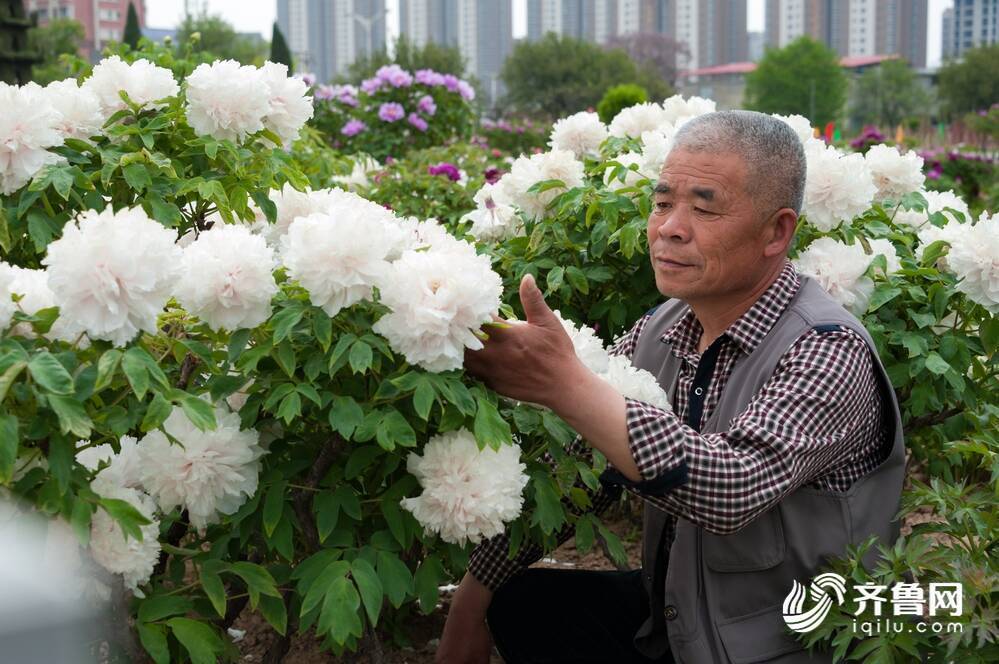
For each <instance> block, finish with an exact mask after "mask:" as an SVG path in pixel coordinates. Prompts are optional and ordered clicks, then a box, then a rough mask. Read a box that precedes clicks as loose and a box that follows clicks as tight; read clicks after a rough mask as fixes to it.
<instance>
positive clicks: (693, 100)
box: [662, 95, 716, 128]
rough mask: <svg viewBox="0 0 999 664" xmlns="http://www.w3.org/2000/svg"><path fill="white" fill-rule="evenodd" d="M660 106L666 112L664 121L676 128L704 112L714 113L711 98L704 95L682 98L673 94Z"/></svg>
mask: <svg viewBox="0 0 999 664" xmlns="http://www.w3.org/2000/svg"><path fill="white" fill-rule="evenodd" d="M662 108H663V112H664V113H665V114H666V121H667V122H669V123H671V124H672V125H673V126H675V127H677V128H679V126H680V125H682V124H683V123H684V122H686V121H687V120H690V119H692V118H696V117H697V116H699V115H704V114H706V113H714V112H715V110H716V106H715V102H714V100H713V99H705V98H704V97H688V98H686V99H684V98H683V95H673V96H672V97H670V98H668V99H666V100H665V101H664V102H663V106H662Z"/></svg>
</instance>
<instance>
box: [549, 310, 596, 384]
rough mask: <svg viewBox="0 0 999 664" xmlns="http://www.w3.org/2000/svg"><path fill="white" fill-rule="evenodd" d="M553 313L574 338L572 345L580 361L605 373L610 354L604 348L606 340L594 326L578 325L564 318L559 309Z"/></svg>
mask: <svg viewBox="0 0 999 664" xmlns="http://www.w3.org/2000/svg"><path fill="white" fill-rule="evenodd" d="M553 313H554V314H555V317H556V318H558V319H559V322H560V323H562V328H563V329H564V330H565V333H566V334H568V335H569V338H570V339H572V347H573V349H574V350H575V351H576V357H578V358H579V361H580V362H582V363H583V365H584V366H585V367H586V368H587V369H589V370H590V371H592V372H593V373H597V374H602V373H605V372H606V371H607V366H608V363H609V362H610V359H609V358H610V356H609V355H608V354H607V351H606V350H605V349H604V342H603V341H602V340H601V339H600V337H598V336H597V333H596V332H595V331H594V330H593V328H592V327H589V326H588V325H576V324H575V323H573V322H572V321H571V320H568V319H565V318H563V317H562V313H561V312H560V311H558V310H556V311H554V312H553Z"/></svg>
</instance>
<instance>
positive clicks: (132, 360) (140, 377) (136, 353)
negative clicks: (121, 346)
mask: <svg viewBox="0 0 999 664" xmlns="http://www.w3.org/2000/svg"><path fill="white" fill-rule="evenodd" d="M121 370H122V371H124V372H125V377H126V378H128V384H129V385H131V386H132V391H133V392H135V396H136V397H138V398H139V399H142V398H143V397H144V396H145V395H146V390H148V389H149V371H148V370H147V369H146V363H145V361H144V360H143V358H142V350H141V349H140V348H139V347H138V346H132V347H131V348H129V349H128V350H127V351H125V355H124V356H123V357H122V358H121Z"/></svg>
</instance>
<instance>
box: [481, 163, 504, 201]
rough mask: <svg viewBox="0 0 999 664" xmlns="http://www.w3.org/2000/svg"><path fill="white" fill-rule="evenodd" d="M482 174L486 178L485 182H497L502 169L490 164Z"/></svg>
mask: <svg viewBox="0 0 999 664" xmlns="http://www.w3.org/2000/svg"><path fill="white" fill-rule="evenodd" d="M482 176H483V177H484V178H485V179H486V182H487V183H488V184H496V183H497V182H499V181H500V178H501V177H503V171H501V170H500V169H498V168H496V167H495V166H490V167H489V168H487V169H486V171H485V173H483V174H482ZM490 200H491V199H490Z"/></svg>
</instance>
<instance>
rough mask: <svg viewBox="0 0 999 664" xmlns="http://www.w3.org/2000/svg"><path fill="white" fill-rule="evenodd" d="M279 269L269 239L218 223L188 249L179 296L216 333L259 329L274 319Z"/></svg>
mask: <svg viewBox="0 0 999 664" xmlns="http://www.w3.org/2000/svg"><path fill="white" fill-rule="evenodd" d="M276 267H277V261H276V260H275V257H274V250H273V249H271V248H270V247H269V246H267V242H266V241H265V240H264V238H263V237H261V236H259V235H254V234H253V233H252V232H251V231H250V229H249V228H248V227H246V226H238V225H234V224H224V223H216V224H215V225H214V226H213V227H212V228H211V229H210V230H207V231H205V232H203V233H201V234H200V235H199V236H198V239H196V240H195V241H194V242H193V243H191V244H190V245H188V246H187V247H185V248H184V253H183V256H182V258H181V262H180V276H179V277H178V279H177V283H176V285H175V287H174V295H175V296H176V297H177V299H178V300H179V301H180V304H181V306H183V307H184V309H186V310H187V312H188V313H191V314H194V315H195V316H197V317H198V318H200V319H201V320H203V321H204V322H205V323H207V324H208V326H209V327H210V328H212V329H213V330H216V331H217V330H220V329H226V330H238V329H240V328H244V327H246V328H250V327H256V326H257V325H260V324H261V323H263V322H264V321H266V320H267V319H268V318H270V315H271V298H272V297H274V295H275V294H276V293H277V291H278V287H277V283H276V282H275V281H274V274H273V273H274V269H275V268H276Z"/></svg>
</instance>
